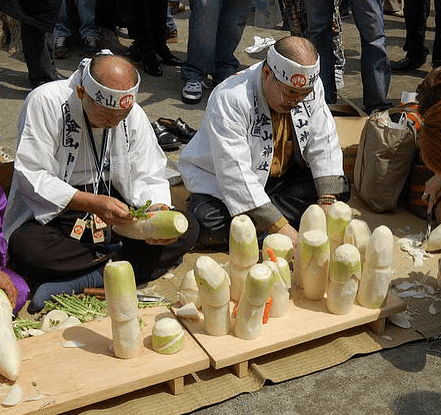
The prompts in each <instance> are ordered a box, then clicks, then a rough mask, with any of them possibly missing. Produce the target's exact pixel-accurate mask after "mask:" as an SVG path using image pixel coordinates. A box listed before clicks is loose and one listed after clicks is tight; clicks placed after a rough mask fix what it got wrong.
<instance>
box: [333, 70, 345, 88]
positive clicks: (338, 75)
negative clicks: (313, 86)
mask: <svg viewBox="0 0 441 415" xmlns="http://www.w3.org/2000/svg"><path fill="white" fill-rule="evenodd" d="M335 86H336V88H337V91H339V90H340V89H343V88H344V87H345V81H344V79H343V69H335Z"/></svg>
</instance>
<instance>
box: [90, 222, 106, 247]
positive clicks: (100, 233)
mask: <svg viewBox="0 0 441 415" xmlns="http://www.w3.org/2000/svg"><path fill="white" fill-rule="evenodd" d="M92 238H93V243H94V244H98V243H100V242H104V229H96V227H95V226H94V227H92Z"/></svg>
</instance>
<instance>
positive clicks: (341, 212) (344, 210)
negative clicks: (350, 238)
mask: <svg viewBox="0 0 441 415" xmlns="http://www.w3.org/2000/svg"><path fill="white" fill-rule="evenodd" d="M326 219H327V221H326V224H327V230H328V237H329V246H330V248H331V254H332V252H334V251H335V248H337V246H339V245H342V244H343V242H344V238H345V230H346V227H347V226H348V225H349V223H350V222H351V220H352V209H351V208H350V206H349V205H347V204H346V203H344V202H341V201H339V200H338V201H337V202H335V203H334V204H332V205H331V206H329V210H328V215H327V218H326Z"/></svg>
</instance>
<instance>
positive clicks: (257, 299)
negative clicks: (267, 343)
mask: <svg viewBox="0 0 441 415" xmlns="http://www.w3.org/2000/svg"><path fill="white" fill-rule="evenodd" d="M272 282H273V273H272V271H271V269H270V268H268V267H267V266H266V265H263V264H255V265H253V266H252V267H251V268H250V271H249V273H248V276H247V278H246V280H245V285H244V289H243V290H242V294H241V296H240V300H239V306H238V308H237V317H236V325H235V327H234V334H235V335H236V336H237V337H239V338H241V339H245V340H251V339H255V338H256V337H258V336H259V334H260V331H261V328H262V317H263V312H264V310H265V304H266V302H267V301H268V298H269V296H270V292H271V288H272Z"/></svg>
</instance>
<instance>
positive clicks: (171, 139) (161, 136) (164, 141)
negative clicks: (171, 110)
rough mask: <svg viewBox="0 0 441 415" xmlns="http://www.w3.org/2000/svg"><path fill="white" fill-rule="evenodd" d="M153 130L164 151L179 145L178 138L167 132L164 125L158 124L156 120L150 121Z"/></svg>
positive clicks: (176, 147)
mask: <svg viewBox="0 0 441 415" xmlns="http://www.w3.org/2000/svg"><path fill="white" fill-rule="evenodd" d="M152 127H153V131H154V132H155V135H156V138H157V140H158V144H159V146H160V147H161V148H162V149H163V150H164V151H167V150H168V151H170V150H175V149H178V148H179V146H180V145H181V142H180V141H179V138H178V137H176V136H175V135H174V134H172V133H171V132H169V131H168V130H167V128H166V127H164V126H163V125H161V124H159V123H158V122H157V121H155V122H152Z"/></svg>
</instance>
